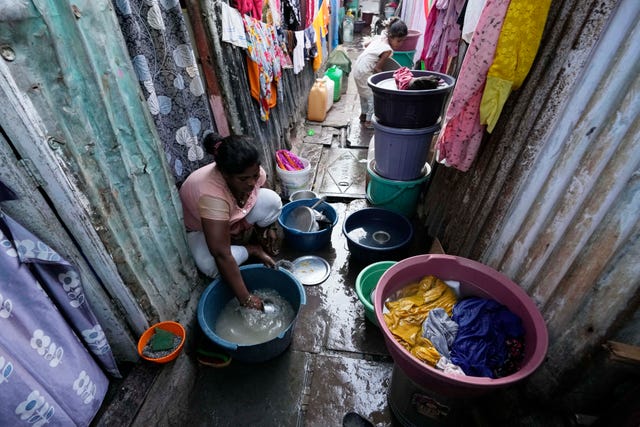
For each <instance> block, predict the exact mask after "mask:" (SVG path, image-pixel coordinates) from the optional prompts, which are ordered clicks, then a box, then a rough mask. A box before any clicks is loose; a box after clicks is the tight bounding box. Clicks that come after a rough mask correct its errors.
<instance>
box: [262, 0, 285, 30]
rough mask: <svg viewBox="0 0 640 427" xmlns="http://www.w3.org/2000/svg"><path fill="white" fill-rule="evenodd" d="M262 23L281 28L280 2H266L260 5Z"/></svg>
mask: <svg viewBox="0 0 640 427" xmlns="http://www.w3.org/2000/svg"><path fill="white" fill-rule="evenodd" d="M262 22H264V23H265V24H269V25H273V26H275V27H277V28H280V27H281V26H282V16H281V15H280V1H279V0H267V1H265V2H263V5H262Z"/></svg>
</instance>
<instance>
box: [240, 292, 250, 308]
mask: <svg viewBox="0 0 640 427" xmlns="http://www.w3.org/2000/svg"><path fill="white" fill-rule="evenodd" d="M251 299H253V295H252V294H249V295H247V297H246V298H245V299H244V301H242V303H241V304H240V305H242V306H245V307H246V306H247V305H249V303H250V302H251Z"/></svg>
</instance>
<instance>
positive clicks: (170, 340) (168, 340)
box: [149, 328, 177, 351]
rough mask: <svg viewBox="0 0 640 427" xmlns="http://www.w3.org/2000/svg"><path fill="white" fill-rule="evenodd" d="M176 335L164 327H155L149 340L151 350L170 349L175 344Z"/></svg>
mask: <svg viewBox="0 0 640 427" xmlns="http://www.w3.org/2000/svg"><path fill="white" fill-rule="evenodd" d="M176 337H177V335H176V334H174V333H173V332H169V331H166V330H164V329H160V328H155V333H154V334H153V336H152V337H151V339H150V340H149V346H150V347H151V350H152V351H163V350H170V349H172V348H173V347H174V346H175V341H176Z"/></svg>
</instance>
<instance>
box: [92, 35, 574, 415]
mask: <svg viewBox="0 0 640 427" xmlns="http://www.w3.org/2000/svg"><path fill="white" fill-rule="evenodd" d="M361 43H362V39H361V37H357V38H356V39H355V41H354V43H353V44H350V45H347V46H344V47H345V49H346V51H347V52H348V54H349V55H350V57H352V58H353V59H355V57H356V56H357V54H358V52H359V51H360V49H361ZM350 83H351V84H349V85H348V88H347V90H346V93H345V94H343V95H342V97H341V100H340V101H338V102H336V103H335V104H334V106H333V108H332V110H331V111H330V114H329V116H328V117H327V118H326V120H325V121H324V122H323V123H305V124H304V125H303V126H302V127H301V128H300V129H299V132H298V138H297V139H296V141H295V142H294V147H293V150H294V151H295V152H297V153H298V154H301V155H304V156H305V157H307V158H309V159H310V160H311V161H312V163H313V165H314V167H315V168H316V171H319V172H318V173H316V175H315V177H314V187H313V189H314V190H315V191H316V192H318V193H320V194H327V195H329V202H330V203H331V204H332V206H333V207H334V208H335V209H336V210H337V212H338V216H339V221H338V224H337V226H336V227H335V228H334V229H333V231H332V238H331V243H330V245H328V246H327V247H326V248H323V249H322V250H320V251H317V252H315V253H314V254H315V255H319V256H321V257H323V258H324V259H326V260H327V261H328V262H329V264H330V266H331V272H330V275H329V277H328V278H327V279H326V280H325V281H324V282H323V283H321V284H319V285H315V286H306V287H305V290H306V296H307V303H306V305H305V306H303V308H302V310H301V312H300V313H299V315H298V319H297V323H296V326H295V329H294V333H293V340H292V344H291V346H290V347H289V348H288V349H287V350H286V351H285V352H284V353H283V354H281V355H280V356H278V357H276V358H275V359H273V360H270V361H268V362H265V363H260V364H246V363H241V362H239V361H232V363H231V364H230V365H229V366H228V367H226V368H212V367H209V366H204V365H198V366H197V368H196V369H197V374H196V381H195V384H194V385H193V388H192V389H191V390H189V391H185V393H189V398H188V401H189V407H188V408H187V409H186V410H185V411H184V413H186V414H187V415H186V416H185V417H184V418H183V419H182V422H181V423H180V425H190V426H194V427H195V426H341V425H343V417H344V415H345V414H346V413H348V412H356V413H358V414H361V415H362V416H363V417H364V418H366V419H368V420H369V421H370V422H371V423H373V425H376V426H397V425H403V424H402V423H401V422H399V420H398V418H397V417H396V416H395V415H398V414H395V415H394V413H393V412H392V411H391V409H390V406H389V401H388V392H389V389H390V384H391V379H392V370H393V366H394V365H393V360H392V359H391V358H390V356H389V354H388V352H387V350H386V347H385V344H384V341H383V337H382V334H381V332H380V330H379V329H378V328H377V327H376V326H375V325H373V324H371V323H370V322H369V321H368V320H366V318H365V316H364V309H363V307H362V305H361V303H360V302H359V300H358V298H357V295H356V292H355V281H356V277H357V274H358V273H359V272H360V271H361V270H362V268H363V267H365V266H364V265H361V264H358V263H357V262H354V261H353V260H351V259H350V255H349V250H348V248H347V243H346V239H345V237H344V236H343V235H342V223H343V221H344V219H345V218H346V217H347V216H348V215H349V214H350V213H352V212H355V211H357V210H359V209H362V208H364V207H367V206H368V202H367V201H366V199H365V188H366V178H367V177H366V175H367V173H366V159H367V158H368V157H369V158H370V156H371V150H369V149H368V146H369V143H370V141H371V136H372V133H373V132H372V131H368V130H365V129H363V128H361V126H360V123H359V121H358V119H357V118H358V115H359V111H360V107H359V103H358V97H357V93H356V91H355V85H353V82H350ZM309 129H313V130H314V135H313V136H309V135H308V133H307V132H308V130H309ZM414 225H415V227H416V235H415V238H414V242H413V247H412V250H411V253H412V254H419V253H429V252H433V251H435V252H440V251H441V248H439V247H438V245H437V241H436V242H435V245H434V246H432V244H434V241H433V239H431V238H430V237H429V236H427V235H426V234H425V233H424V231H422V230H421V229H420V227H419V224H417V222H415V221H414ZM302 255H308V254H302V253H299V252H296V251H293V250H291V249H290V248H289V247H288V246H287V242H286V241H285V243H284V247H283V250H282V252H281V254H280V256H279V257H278V258H279V259H288V260H293V259H295V258H297V257H299V256H302ZM196 329H197V328H196ZM198 332H199V333H200V336H198V337H196V340H197V341H198V342H200V343H205V344H210V342H208V340H207V339H206V338H205V337H203V336H202V333H201V332H200V331H198ZM198 332H197V333H198ZM188 357H191V358H194V359H195V354H194V352H191V354H189V355H188ZM435 397H436V399H437V400H439V401H441V402H445V403H446V404H448V405H449V406H450V409H451V413H452V414H454V415H456V416H455V417H454V416H449V417H446V418H441V419H440V421H439V422H435V421H431V420H429V421H428V420H427V419H426V418H423V419H422V420H421V421H420V422H417V423H415V425H465V426H470V425H471V426H472V425H477V426H489V425H491V426H500V425H512V426H513V425H522V426H537V425H545V426H554V425H558V426H559V425H568V424H567V423H566V422H564V420H565V418H564V417H563V416H558V415H555V414H553V413H551V412H550V409H549V408H540V407H537V406H536V404H535V402H530V401H526V402H525V401H523V400H522V399H521V393H520V391H519V390H517V389H513V390H506V391H503V392H500V393H496V394H493V395H491V396H490V397H484V398H480V399H478V400H476V401H462V400H458V401H453V402H452V401H447V400H446V399H444V398H443V399H439V397H438V396H437V395H436V396H435ZM401 418H402V417H401ZM96 425H107V423H106V422H105V421H102V422H98V423H96ZM136 425H144V422H142V423H140V422H139V421H138V422H137V423H136ZM404 425H409V424H407V421H406V420H405V421H404Z"/></svg>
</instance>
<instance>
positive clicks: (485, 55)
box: [436, 0, 509, 172]
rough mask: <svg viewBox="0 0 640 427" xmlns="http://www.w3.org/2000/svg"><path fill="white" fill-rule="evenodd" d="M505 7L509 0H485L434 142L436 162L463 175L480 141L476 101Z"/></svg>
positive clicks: (482, 131) (481, 91)
mask: <svg viewBox="0 0 640 427" xmlns="http://www.w3.org/2000/svg"><path fill="white" fill-rule="evenodd" d="M508 7H509V0H487V3H486V4H485V7H484V9H483V11H482V15H481V16H480V20H479V21H478V26H477V27H476V34H474V36H473V38H472V39H471V44H470V45H469V48H468V49H467V53H466V55H465V57H464V60H463V61H462V66H461V68H460V73H459V75H458V81H457V83H456V86H455V88H454V89H453V94H452V95H451V101H450V102H449V106H448V108H447V112H446V114H445V120H444V125H443V127H442V131H441V132H440V135H438V141H437V142H436V159H437V161H438V162H440V163H444V164H445V165H447V166H451V167H454V168H456V169H458V170H461V171H463V172H465V171H467V170H469V168H470V167H471V164H472V163H473V161H474V160H475V157H476V154H477V152H478V148H479V147H480V142H481V141H482V135H483V133H484V128H483V127H482V126H481V125H480V101H481V100H482V93H483V91H484V85H485V82H486V79H487V73H488V72H489V67H490V66H491V63H492V62H493V56H494V55H495V52H496V45H497V44H498V37H499V36H500V30H501V28H502V23H503V22H504V17H505V15H506V13H507V8H508Z"/></svg>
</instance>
